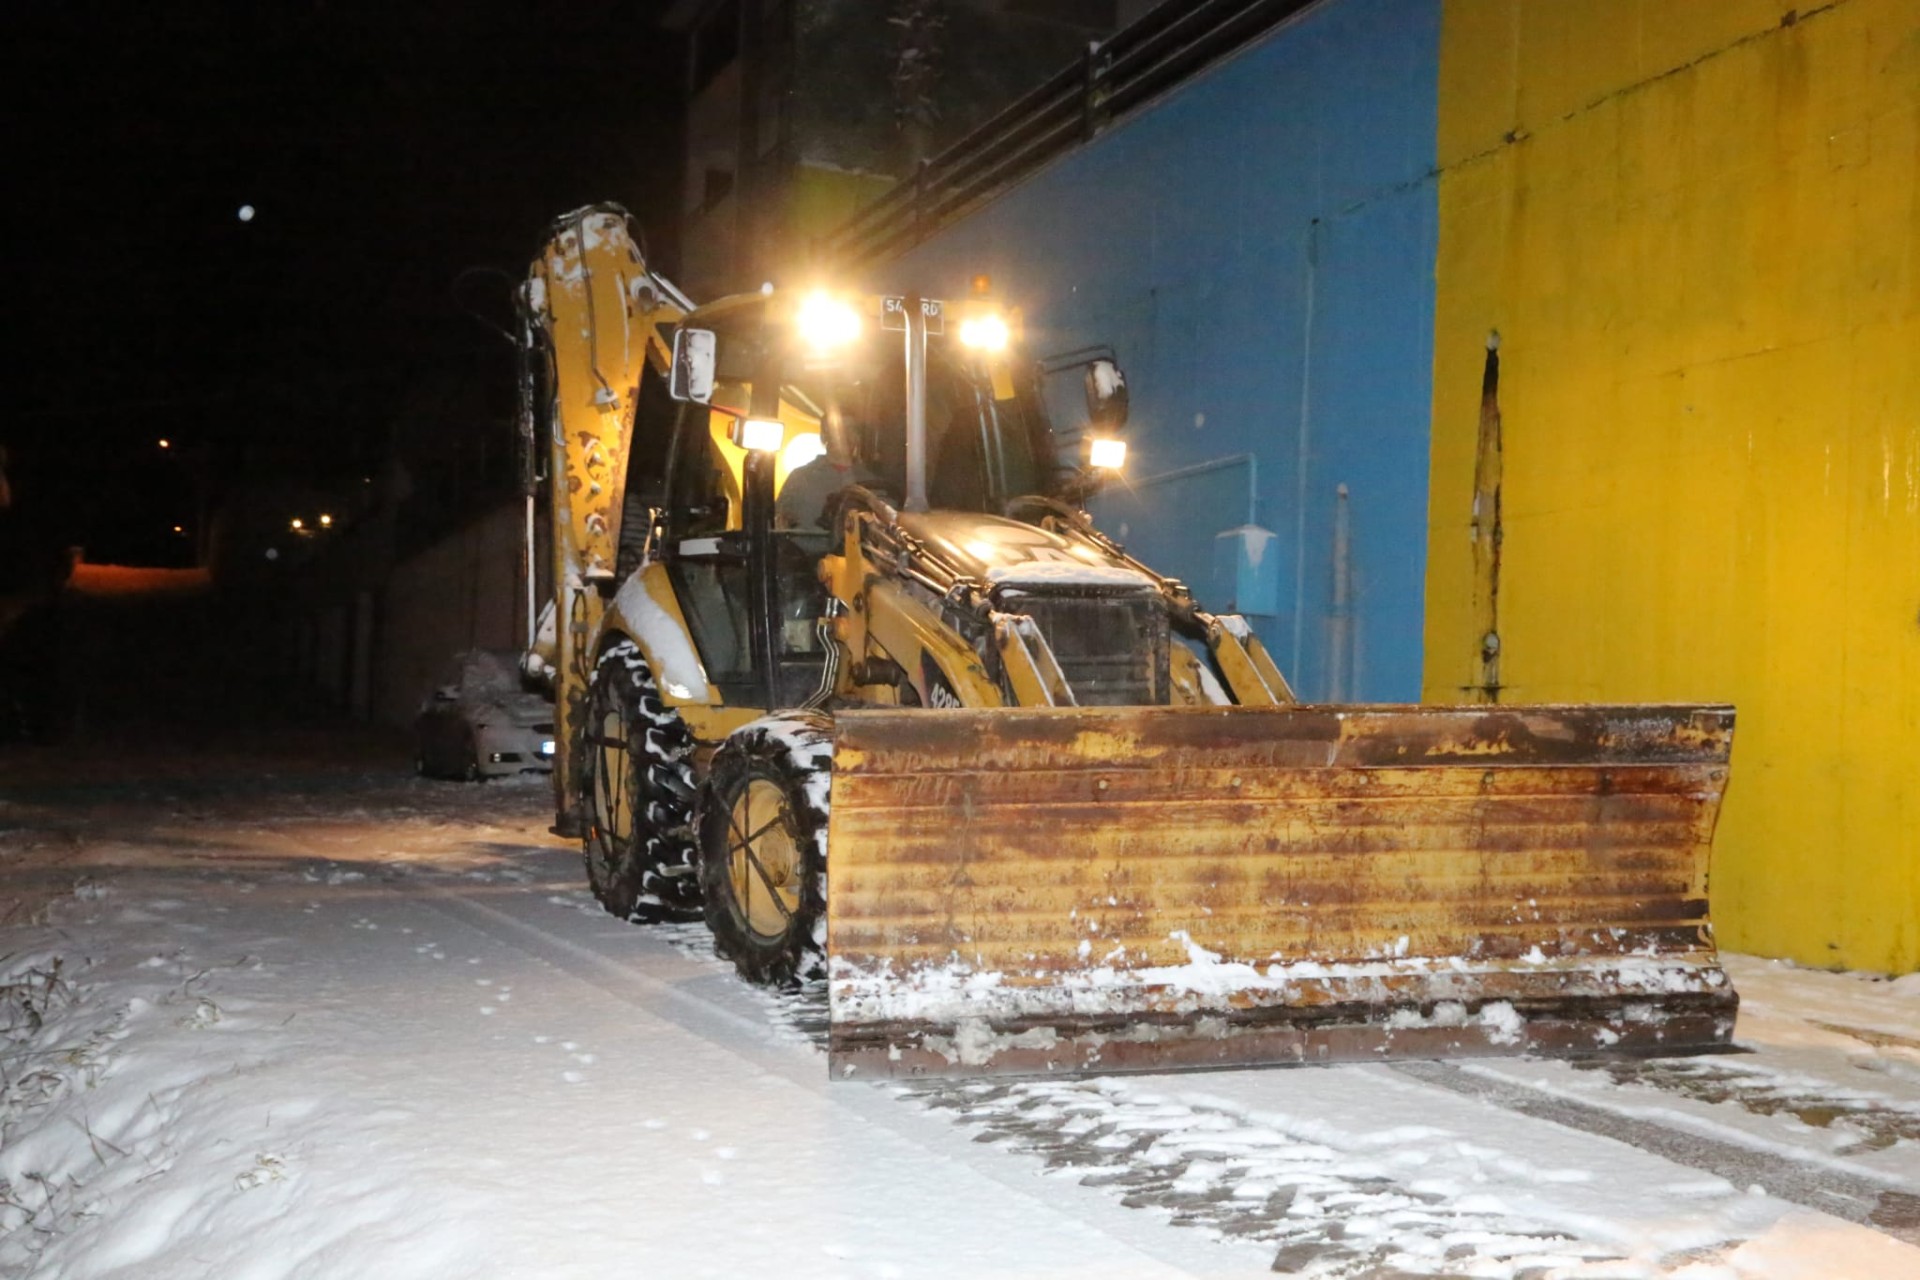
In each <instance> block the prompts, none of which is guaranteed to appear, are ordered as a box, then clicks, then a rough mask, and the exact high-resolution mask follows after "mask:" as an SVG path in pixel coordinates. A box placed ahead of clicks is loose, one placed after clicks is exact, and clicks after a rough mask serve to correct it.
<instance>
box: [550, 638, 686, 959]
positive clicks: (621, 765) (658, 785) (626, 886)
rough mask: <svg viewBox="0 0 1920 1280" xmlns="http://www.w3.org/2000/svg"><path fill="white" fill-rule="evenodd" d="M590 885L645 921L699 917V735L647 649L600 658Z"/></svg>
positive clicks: (588, 748) (590, 741)
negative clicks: (670, 697)
mask: <svg viewBox="0 0 1920 1280" xmlns="http://www.w3.org/2000/svg"><path fill="white" fill-rule="evenodd" d="M581 746H582V751H581V758H582V764H581V768H580V800H581V805H580V809H581V812H582V813H583V814H584V815H585V816H586V822H587V833H586V838H585V842H584V848H583V853H584V856H585V860H586V865H587V883H588V884H589V885H590V886H592V888H593V896H594V897H596V898H598V899H599V900H600V905H601V906H603V907H605V908H606V909H607V910H608V911H609V912H610V913H612V914H613V915H616V916H619V917H620V918H621V919H623V920H632V921H634V922H636V923H641V924H646V923H652V922H655V921H660V920H697V919H699V918H700V884H699V876H698V874H697V868H696V866H695V859H694V845H693V827H692V818H693V796H694V784H693V767H692V763H691V759H692V756H693V734H692V733H690V732H689V731H688V729H687V726H686V723H685V722H684V721H682V720H681V719H680V716H679V714H678V713H677V712H675V711H674V710H673V708H671V707H669V706H667V705H666V703H664V702H662V701H661V700H660V692H659V690H658V689H657V688H656V687H655V685H654V683H653V672H652V671H651V670H649V669H648V667H647V662H646V659H645V658H644V657H643V656H642V655H641V653H640V647H639V646H638V645H636V644H634V643H633V642H632V641H631V640H622V641H620V642H618V643H616V644H614V645H612V646H611V647H610V648H608V649H607V651H606V652H605V653H603V654H602V655H601V656H600V661H599V663H598V664H597V665H596V666H595V667H594V671H593V679H592V681H591V682H590V683H589V685H588V690H587V717H586V726H585V733H584V737H583V741H582V743H581Z"/></svg>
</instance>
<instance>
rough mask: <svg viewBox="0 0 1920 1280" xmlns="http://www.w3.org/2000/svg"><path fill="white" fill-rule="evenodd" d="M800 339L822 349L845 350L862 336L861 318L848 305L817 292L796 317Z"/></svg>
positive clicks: (802, 304) (808, 299) (804, 304)
mask: <svg viewBox="0 0 1920 1280" xmlns="http://www.w3.org/2000/svg"><path fill="white" fill-rule="evenodd" d="M796 323H797V324H798V325H799V328H800V336H801V337H802V338H804V339H805V340H806V341H807V344H808V345H809V346H812V347H814V348H816V349H818V350H822V351H824V350H827V349H829V348H831V347H842V346H845V345H846V344H847V343H849V342H852V341H853V340H854V339H855V338H857V337H859V336H860V316H859V314H858V313H856V312H855V311H854V309H853V308H852V307H850V306H848V305H847V304H846V303H844V302H842V301H840V300H839V299H838V298H834V297H831V296H829V295H828V294H825V293H813V294H809V295H808V296H807V300H806V301H805V302H803V303H801V304H800V313H799V315H798V316H797V317H796Z"/></svg>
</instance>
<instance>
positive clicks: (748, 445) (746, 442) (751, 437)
mask: <svg viewBox="0 0 1920 1280" xmlns="http://www.w3.org/2000/svg"><path fill="white" fill-rule="evenodd" d="M786 438H787V427H786V424H785V423H783V422H781V421H780V420H779V419H778V418H741V419H739V420H738V421H737V422H735V424H734V434H733V442H734V443H735V444H737V445H739V446H740V447H741V448H742V449H748V450H751V451H752V452H754V453H772V452H773V451H774V450H776V449H778V448H779V447H780V442H781V441H782V440H785V439H786Z"/></svg>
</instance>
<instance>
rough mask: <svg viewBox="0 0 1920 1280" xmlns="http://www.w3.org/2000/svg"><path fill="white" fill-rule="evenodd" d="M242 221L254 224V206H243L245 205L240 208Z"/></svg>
mask: <svg viewBox="0 0 1920 1280" xmlns="http://www.w3.org/2000/svg"><path fill="white" fill-rule="evenodd" d="M240 221H242V222H252V221H253V206H252V205H250V204H243V205H241V206H240Z"/></svg>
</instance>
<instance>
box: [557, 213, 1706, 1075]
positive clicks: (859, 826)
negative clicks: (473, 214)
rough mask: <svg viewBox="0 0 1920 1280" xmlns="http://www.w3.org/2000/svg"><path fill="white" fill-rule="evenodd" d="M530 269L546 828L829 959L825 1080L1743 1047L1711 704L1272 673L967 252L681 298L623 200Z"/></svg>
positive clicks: (748, 967) (620, 901)
mask: <svg viewBox="0 0 1920 1280" xmlns="http://www.w3.org/2000/svg"><path fill="white" fill-rule="evenodd" d="M523 302H524V317H525V325H526V336H527V350H528V353H529V355H530V357H531V359H530V360H529V363H528V373H527V379H526V393H527V394H526V401H527V404H528V414H527V416H528V420H529V430H533V431H537V432H538V434H539V438H540V439H542V440H543V441H544V442H545V443H544V445H543V446H542V447H544V448H545V449H546V451H547V454H548V463H547V465H548V468H549V472H548V474H549V481H550V482H549V492H550V494H551V500H552V501H551V506H552V555H553V564H552V569H553V583H554V591H553V601H552V604H553V617H554V620H555V623H556V625H554V626H553V627H552V630H551V635H550V638H549V639H548V641H547V642H545V645H544V649H543V651H542V653H541V654H540V657H539V660H540V661H541V662H543V663H545V664H546V665H548V666H550V667H551V669H552V670H553V672H554V673H555V676H556V689H557V694H558V697H557V701H558V704H559V709H558V717H557V720H558V732H557V746H558V761H557V767H556V769H555V773H554V777H555V787H556V792H557V794H556V801H557V806H556V807H557V809H558V814H559V819H558V824H557V829H559V830H561V831H563V832H571V833H576V834H578V835H579V836H580V837H581V838H582V841H583V844H584V848H585V856H586V866H587V876H588V879H589V881H590V882H591V884H592V887H593V890H594V892H595V893H596V895H598V897H599V899H600V901H601V902H602V903H604V904H605V906H606V907H607V909H608V910H609V911H611V912H613V913H614V914H616V915H618V916H621V917H624V918H629V919H633V920H638V921H645V920H650V919H662V918H675V917H678V918H697V917H699V916H702V915H704V917H705V919H706V921H707V923H708V925H709V926H710V928H711V930H712V932H713V936H714V939H715V942H716V945H717V947H718V949H719V950H720V952H721V953H722V954H724V955H726V956H728V957H730V958H731V959H732V960H733V961H734V963H735V964H736V966H737V967H738V968H739V970H740V972H741V973H742V974H743V975H745V976H746V977H748V978H749V979H752V980H754V981H756V982H763V983H781V982H790V981H793V980H796V979H800V978H805V977H808V976H810V975H813V974H816V973H821V972H824V974H825V976H826V979H827V985H828V999H829V1005H830V1033H829V1057H830V1065H831V1069H832V1071H833V1072H834V1074H835V1075H836V1076H856V1077H872V1076H878V1075H890V1074H891V1075H913V1074H923V1073H924V1074H971V1073H985V1072H1022V1073H1035V1072H1050V1071H1084V1070H1100V1071H1117V1070H1165V1069H1169V1068H1177V1067H1214V1066H1225V1065H1234V1064H1247V1063H1301V1062H1325V1061H1352V1060H1364V1061H1374V1060H1379V1059H1383V1058H1393V1057H1410V1056H1417V1057H1433V1056H1456V1055H1475V1054H1503V1053H1520V1052H1547V1053H1589V1052H1607V1051H1612V1052H1647V1051H1659V1052H1672V1051H1695V1050H1701V1049H1708V1048H1713V1047H1717V1046H1722V1045H1724V1044H1726V1043H1727V1041H1728V1038H1729V1036H1730V1034H1731V1030H1732V1023H1733V1015H1734V1010H1735V1005H1736V997H1735V995H1734V992H1733V990H1732V988H1731V986H1730V985H1729V983H1728V982H1727V979H1726V975H1725V973H1724V972H1723V971H1722V970H1721V969H1720V967H1719V965H1718V963H1717V960H1716V956H1715V952H1714V948H1713V942H1712V936H1711V930H1710V925H1709V922H1708V918H1707V893H1706V874H1707V858H1708V852H1709V846H1710V844H1711V841H1712V834H1713V827H1714V821H1715V817H1716V815H1717V811H1718V807H1719V801H1720V796H1721V792H1722V789H1723V787H1724V785H1725V782H1726V777H1727V759H1728V751H1729V746H1730V741H1731V734H1732V725H1733V714H1732V711H1731V709H1730V708H1727V707H1722V706H1476V707H1439V706H1362V705H1338V706H1308V705H1301V704H1299V703H1297V702H1296V701H1295V699H1294V697H1293V694H1292V692H1291V691H1290V689H1289V688H1288V685H1287V681H1286V680H1285V679H1284V678H1283V677H1282V675H1281V673H1280V671H1279V670H1278V669H1277V668H1276V666H1275V664H1274V662H1273V661H1272V659H1271V658H1270V657H1269V656H1268V653H1267V651H1266V650H1265V649H1264V648H1263V647H1262V645H1261V643H1260V641H1259V639H1258V637H1257V636H1256V635H1255V634H1254V632H1253V631H1252V630H1251V629H1250V628H1249V627H1248V625H1247V624H1246V623H1245V622H1244V621H1243V620H1242V619H1240V618H1238V617H1235V616H1232V615H1225V614H1214V613H1209V612H1207V611H1206V610H1205V609H1203V608H1202V607H1201V606H1200V604H1199V603H1198V602H1196V601H1195V600H1194V598H1193V597H1192V595H1191V594H1190V593H1189V591H1188V590H1187V588H1185V587H1184V586H1183V585H1182V584H1181V583H1179V582H1177V581H1175V580H1173V579H1170V578H1167V577H1165V576H1163V575H1161V574H1159V573H1156V572H1154V571H1153V570H1152V569H1151V568H1149V567H1147V566H1146V565H1144V564H1142V563H1140V562H1139V561H1138V560H1136V559H1134V558H1133V557H1131V556H1129V555H1128V554H1127V553H1126V551H1125V550H1124V549H1123V548H1122V547H1121V546H1120V545H1119V544H1118V543H1116V542H1115V541H1114V540H1113V539H1111V538H1110V537H1108V536H1106V535H1105V534H1104V533H1102V532H1101V531H1100V530H1098V529H1096V528H1095V527H1094V525H1093V523H1092V522H1091V521H1090V519H1089V518H1088V516H1087V514H1086V512H1085V511H1084V510H1083V507H1082V503H1083V500H1084V499H1085V497H1086V496H1087V495H1088V494H1090V493H1091V492H1093V491H1094V490H1095V489H1096V488H1097V485H1098V482H1099V476H1100V474H1101V473H1102V472H1103V470H1104V471H1110V470H1111V469H1113V468H1116V467H1119V466H1121V465H1123V462H1124V453H1125V449H1124V444H1123V443H1122V441H1121V437H1120V429H1121V427H1122V426H1123V424H1124V419H1125V404H1126V391H1125V381H1124V378H1122V377H1121V375H1120V373H1119V370H1118V369H1117V368H1116V367H1115V366H1114V364H1113V362H1112V360H1111V359H1110V358H1108V357H1106V356H1105V355H1102V354H1097V353H1096V354H1095V355H1093V356H1091V357H1088V358H1086V359H1084V360H1082V361H1081V362H1080V365H1079V372H1080V374H1081V376H1082V378H1083V380H1084V382H1085V386H1086V393H1087V402H1088V422H1087V424H1086V427H1085V429H1084V430H1083V431H1082V432H1080V433H1079V435H1080V444H1079V446H1078V447H1077V449H1076V450H1074V451H1072V456H1069V457H1065V458H1062V457H1061V453H1062V448H1061V446H1060V445H1059V444H1058V443H1057V442H1056V440H1055V436H1054V433H1053V430H1052V428H1051V427H1050V425H1049V421H1048V417H1047V412H1046V407H1045V397H1044V396H1043V394H1042V385H1041V379H1042V374H1041V372H1040V366H1039V365H1037V364H1036V362H1035V361H1034V360H1033V359H1032V358H1031V357H1029V356H1027V355H1025V354H1024V351H1023V343H1022V336H1021V332H1020V330H1021V323H1020V317H1019V315H1018V314H1017V313H1015V312H1012V311H1009V310H1006V309H1003V308H1001V307H999V306H997V305H995V304H994V303H993V302H992V301H991V300H989V299H988V298H986V297H984V296H982V297H972V298H967V299H962V300H949V301H941V300H935V299H930V298H919V297H913V296H898V297H878V298H865V299H861V298H854V297H848V296H844V295H838V294H835V293H832V292H830V291H813V290H797V291H787V290H775V289H769V290H766V291H763V292H761V293H757V294H752V295H747V296H741V297H734V298H727V299H723V300H720V301H717V302H713V303H709V304H707V305H704V306H699V307H695V306H693V305H692V304H691V303H690V302H689V301H688V300H687V299H686V298H684V297H683V296H681V295H680V294H679V293H678V292H677V291H676V290H675V289H674V288H673V287H672V286H671V285H670V284H668V283H667V282H666V281H665V280H663V279H662V278H660V277H659V276H658V275H657V274H655V273H653V272H651V271H650V270H649V269H648V267H647V265H646V263H645V262H644V261H643V259H642V256H641V254H640V252H639V250H638V249H637V248H636V246H635V244H634V242H633V240H632V238H631V236H630V234H629V231H628V226H627V219H626V216H625V215H624V213H623V212H621V211H620V210H618V209H617V208H613V207H610V206H601V207H594V208H588V209H583V210H580V211H578V212H576V213H573V214H570V215H568V216H567V217H565V218H563V219H562V220H560V222H559V223H558V224H556V226H555V228H554V232H553V236H552V239H551V241H550V243H549V244H548V245H547V246H546V248H545V250H544V252H543V253H542V255H541V256H540V258H539V259H538V260H537V261H536V262H535V263H534V264H533V267H532V271H531V274H530V278H529V280H528V282H527V285H526V287H525V291H524V294H523ZM1067 372H1068V373H1069V374H1071V373H1072V372H1073V368H1072V367H1069V368H1068V370H1067ZM1060 374H1061V365H1060V363H1059V362H1053V363H1052V364H1050V365H1049V366H1048V367H1047V376H1060ZM829 886H830V888H829Z"/></svg>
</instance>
